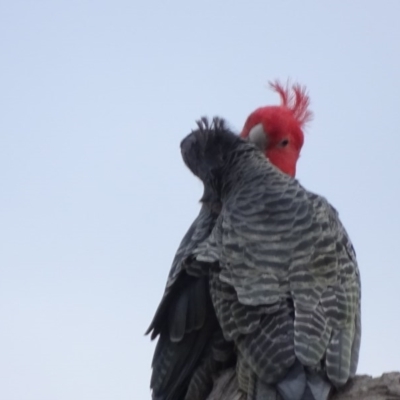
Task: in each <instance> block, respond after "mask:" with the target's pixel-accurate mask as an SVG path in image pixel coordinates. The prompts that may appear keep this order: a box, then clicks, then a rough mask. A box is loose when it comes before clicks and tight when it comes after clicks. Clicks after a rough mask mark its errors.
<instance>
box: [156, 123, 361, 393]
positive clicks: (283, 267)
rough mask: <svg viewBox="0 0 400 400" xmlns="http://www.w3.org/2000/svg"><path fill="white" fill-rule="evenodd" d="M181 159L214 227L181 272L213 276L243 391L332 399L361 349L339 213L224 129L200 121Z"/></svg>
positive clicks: (356, 299)
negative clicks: (195, 182) (197, 182)
mask: <svg viewBox="0 0 400 400" xmlns="http://www.w3.org/2000/svg"><path fill="white" fill-rule="evenodd" d="M181 150H182V156H183V159H184V162H185V163H186V165H187V166H188V167H189V169H190V170H191V171H192V172H193V173H194V174H195V175H196V176H197V177H199V178H200V179H201V180H202V182H203V183H204V196H203V202H204V203H203V209H204V212H205V213H207V212H208V215H209V216H211V215H213V217H212V218H214V219H215V220H213V223H212V224H211V225H213V228H212V231H211V233H210V232H208V233H207V234H206V233H205V234H204V235H201V238H200V236H199V240H198V241H197V242H196V243H194V242H192V243H193V246H191V249H190V250H189V249H188V250H187V251H186V252H185V254H184V255H182V262H181V267H180V268H183V269H185V271H186V273H187V274H188V275H201V274H204V276H206V277H207V275H208V276H209V291H210V293H211V298H212V303H213V306H214V309H215V311H216V316H217V320H218V323H219V326H220V327H221V329H222V332H223V335H224V338H225V340H226V341H229V342H232V343H233V344H234V346H235V351H236V355H237V372H238V379H239V385H240V388H241V389H242V390H243V391H245V392H246V393H247V396H248V399H249V400H267V399H279V398H283V399H284V400H301V399H304V400H305V399H314V400H324V399H327V398H328V396H329V394H330V392H331V390H332V389H333V388H340V387H342V386H343V385H344V384H346V383H347V381H348V380H349V378H351V377H352V376H353V375H354V374H355V372H356V369H357V363H358V355H359V348H360V339H361V309H360V298H361V285H360V276H359V270H358V267H357V261H356V256H355V252H354V249H353V246H352V244H351V241H350V239H349V237H348V235H347V233H346V231H345V229H344V227H343V225H342V224H341V222H340V220H339V217H338V213H337V212H336V210H335V209H334V208H333V207H332V206H331V205H330V204H329V203H328V202H327V200H326V199H325V198H323V197H321V196H318V195H316V194H313V193H311V192H309V191H307V190H306V189H304V188H303V187H302V186H301V185H300V184H299V183H298V182H297V181H296V180H295V179H293V178H291V177H289V176H287V175H285V174H283V173H282V172H281V171H279V170H278V169H277V168H276V167H274V166H273V165H272V164H271V163H270V162H269V161H268V160H267V159H266V158H265V157H264V155H263V154H262V152H261V151H260V150H259V149H258V148H257V147H256V146H255V145H254V144H252V143H249V142H246V141H244V140H242V139H240V138H239V137H238V136H236V135H235V134H233V133H232V132H230V131H229V130H228V129H227V128H226V126H225V123H224V121H223V120H222V119H218V118H215V119H214V120H213V122H212V123H211V124H210V123H208V121H207V120H203V121H202V122H201V123H200V124H199V129H198V130H196V131H195V132H193V133H191V134H190V135H189V136H187V137H186V138H185V139H184V140H183V141H182V143H181ZM207 210H208V211H207ZM214 210H217V211H218V214H215V211H214ZM211 225H208V227H210V226H211ZM172 279H173V278H172ZM205 279H206V278H205ZM204 285H205V286H207V283H204ZM187 296H189V297H190V295H189V294H188V295H187ZM161 306H162V305H161ZM196 312H197V311H196ZM182 315H183V314H182ZM186 315H187V316H188V315H189V314H186ZM187 318H189V317H187ZM178 331H179V329H178ZM178 336H179V335H178ZM200 342H201V341H200Z"/></svg>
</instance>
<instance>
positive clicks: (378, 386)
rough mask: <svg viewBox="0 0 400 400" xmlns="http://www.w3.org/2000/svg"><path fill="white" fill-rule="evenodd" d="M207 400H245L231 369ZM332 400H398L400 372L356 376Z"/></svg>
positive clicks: (218, 380)
mask: <svg viewBox="0 0 400 400" xmlns="http://www.w3.org/2000/svg"><path fill="white" fill-rule="evenodd" d="M207 400H246V396H244V395H243V394H242V393H241V392H240V391H239V388H238V383H237V380H236V375H235V370H234V369H233V368H232V369H229V370H227V371H225V372H224V373H223V374H222V375H221V376H219V377H218V379H217V380H216V382H215V385H214V388H213V391H212V392H211V394H210V396H209V397H208V399H207ZM332 400H400V372H389V373H385V374H383V375H382V376H380V377H378V378H373V377H372V376H368V375H358V376H356V377H355V378H354V379H353V380H352V381H351V382H349V383H348V384H347V385H346V387H345V388H343V389H342V390H341V391H340V392H338V393H335V394H334V395H333V396H332Z"/></svg>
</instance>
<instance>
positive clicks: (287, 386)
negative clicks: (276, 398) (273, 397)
mask: <svg viewBox="0 0 400 400" xmlns="http://www.w3.org/2000/svg"><path fill="white" fill-rule="evenodd" d="M306 385H307V377H306V373H305V371H304V367H303V365H301V363H300V362H299V361H297V360H296V362H295V363H294V364H293V366H292V367H291V368H290V370H289V372H288V373H287V374H286V376H285V377H284V378H283V379H282V380H281V381H280V382H279V383H278V384H277V385H276V387H277V389H278V392H279V394H280V395H281V396H282V398H283V399H284V400H302V398H303V395H304V392H305V390H306ZM317 400H319V399H317Z"/></svg>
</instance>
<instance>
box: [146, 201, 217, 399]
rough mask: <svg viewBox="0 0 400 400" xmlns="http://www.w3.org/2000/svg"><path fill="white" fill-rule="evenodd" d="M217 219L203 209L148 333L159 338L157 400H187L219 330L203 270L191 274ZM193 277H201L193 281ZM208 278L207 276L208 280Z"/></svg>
mask: <svg viewBox="0 0 400 400" xmlns="http://www.w3.org/2000/svg"><path fill="white" fill-rule="evenodd" d="M216 218H217V215H216V214H215V213H214V212H213V211H212V210H210V209H209V208H207V207H205V206H203V207H202V209H201V211H200V214H199V216H198V217H197V218H196V220H195V221H194V222H193V224H192V225H191V227H190V228H189V230H188V232H187V233H186V235H185V236H184V238H183V240H182V242H181V244H180V246H179V248H178V251H177V253H176V255H175V258H174V261H173V263H172V268H171V271H170V274H169V278H168V282H167V285H166V289H165V293H164V296H163V298H162V300H161V303H160V305H159V307H158V309H157V311H156V314H155V316H154V319H153V321H152V323H151V324H150V327H149V329H148V330H147V332H146V333H150V332H151V338H152V339H154V338H155V337H157V336H159V339H158V343H157V347H156V350H155V353H154V357H153V363H152V368H153V373H152V378H151V388H152V391H153V398H154V399H156V400H169V399H171V400H172V399H173V400H180V399H184V396H185V393H186V390H187V388H188V386H189V383H190V379H191V376H192V374H193V372H194V371H195V370H196V368H197V367H198V363H199V361H200V360H201V358H202V357H203V356H204V351H205V349H206V347H207V345H208V343H209V341H210V338H211V335H212V334H213V332H214V331H215V330H217V329H218V324H217V321H216V318H215V313H214V310H213V306H212V304H211V299H210V295H209V288H208V285H209V284H208V277H207V276H206V274H205V273H204V272H203V271H202V270H201V265H200V264H198V265H197V267H196V268H192V269H190V268H189V270H190V271H189V270H188V269H187V268H186V267H187V265H186V259H187V258H188V257H189V256H190V254H191V252H192V251H193V249H194V248H195V247H196V246H197V245H198V244H199V243H201V242H202V241H204V240H205V239H206V238H207V237H208V235H209V234H210V232H211V231H212V228H213V226H214V223H215V220H216ZM187 272H190V273H192V274H194V275H196V276H191V275H189V274H188V273H187ZM202 274H203V275H204V276H202Z"/></svg>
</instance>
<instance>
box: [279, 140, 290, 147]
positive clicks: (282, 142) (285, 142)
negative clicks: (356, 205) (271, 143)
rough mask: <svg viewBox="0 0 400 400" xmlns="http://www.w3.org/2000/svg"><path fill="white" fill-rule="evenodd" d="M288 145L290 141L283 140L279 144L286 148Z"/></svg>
mask: <svg viewBox="0 0 400 400" xmlns="http://www.w3.org/2000/svg"><path fill="white" fill-rule="evenodd" d="M288 144H289V139H283V140H282V141H281V142H280V143H279V145H280V146H281V147H286V146H287V145H288Z"/></svg>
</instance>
